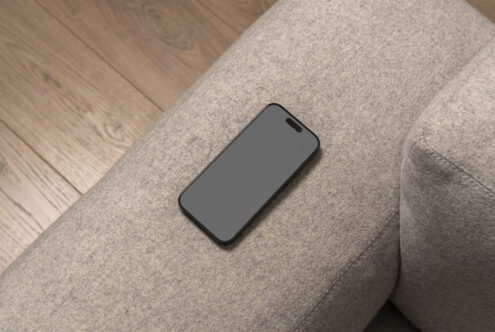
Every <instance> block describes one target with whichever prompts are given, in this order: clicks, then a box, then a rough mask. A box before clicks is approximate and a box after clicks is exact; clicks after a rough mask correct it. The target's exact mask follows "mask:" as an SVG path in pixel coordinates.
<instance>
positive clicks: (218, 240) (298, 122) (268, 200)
mask: <svg viewBox="0 0 495 332" xmlns="http://www.w3.org/2000/svg"><path fill="white" fill-rule="evenodd" d="M270 106H278V107H280V108H281V109H282V110H284V111H285V112H287V114H288V115H290V116H291V117H292V118H293V119H294V120H295V121H296V123H297V124H298V125H300V126H302V127H303V128H304V129H306V130H307V131H308V132H309V133H310V134H311V135H313V136H314V137H315V138H316V148H315V149H314V150H313V151H312V152H311V154H310V155H309V156H308V157H307V158H306V160H304V161H303V162H302V163H301V165H299V167H298V168H297V169H296V170H295V171H294V172H293V173H292V174H291V175H290V176H289V177H288V178H287V180H285V181H284V183H282V184H281V185H280V187H278V188H277V190H275V191H274V193H273V194H272V195H271V196H270V198H268V199H267V200H266V202H264V203H263V205H261V207H260V208H259V209H258V210H256V212H255V213H254V214H253V216H251V218H249V219H248V221H247V222H246V223H245V224H244V225H243V226H242V227H241V228H240V229H239V231H237V233H235V234H234V235H233V236H232V238H230V239H229V240H222V239H219V238H218V237H216V236H215V234H213V233H212V232H210V230H208V228H206V226H205V225H203V224H202V223H201V222H200V221H199V220H198V219H196V218H195V217H194V216H193V215H192V214H191V213H189V211H187V209H186V208H185V207H184V206H183V205H182V202H181V197H182V195H183V194H184V192H186V191H187V189H189V187H190V186H192V185H193V184H194V182H196V180H197V179H198V178H200V177H201V175H203V173H204V172H205V171H206V170H207V169H208V168H209V167H210V166H211V165H212V164H213V163H214V162H215V161H216V160H217V158H218V157H220V156H221V155H222V154H223V153H224V151H225V150H227V149H228V147H229V146H230V145H231V144H232V143H234V142H235V140H236V139H237V138H238V137H239V136H241V135H242V133H243V132H244V131H245V130H246V129H247V128H249V126H250V125H251V123H253V122H254V121H255V120H256V119H257V118H258V117H259V116H260V115H261V114H262V113H263V112H264V111H265V110H266V109H267V108H268V107H270ZM294 130H295V129H294ZM319 150H320V139H319V137H318V136H317V135H316V134H315V133H314V132H313V131H312V130H311V129H309V128H308V127H306V125H304V123H302V122H301V121H299V119H298V118H296V117H295V116H294V115H293V114H292V113H290V112H289V111H288V110H287V109H286V108H285V107H283V106H282V105H280V104H278V103H270V104H268V105H266V106H265V107H263V109H262V110H261V111H259V112H258V114H257V115H256V116H255V117H254V118H252V119H251V121H249V123H248V124H247V125H246V126H245V127H244V128H243V129H242V130H241V131H240V132H239V133H238V134H237V135H236V136H235V137H234V138H233V139H232V140H231V141H230V142H229V143H228V144H227V145H226V146H225V147H224V148H223V149H222V151H220V152H219V153H218V154H217V156H216V157H215V158H213V159H212V160H211V161H210V162H209V163H208V165H206V167H204V168H203V170H202V171H201V172H200V173H199V174H198V175H197V176H196V177H195V178H194V179H193V180H192V181H191V183H189V184H188V185H187V186H186V188H185V189H184V190H182V192H181V193H180V195H179V198H178V203H179V207H180V209H181V211H182V213H183V214H184V215H185V216H187V217H188V218H189V219H190V220H191V221H193V222H194V224H196V226H198V227H199V228H200V229H201V230H202V231H204V232H205V233H206V234H207V235H209V237H210V238H211V239H213V240H214V241H215V242H216V243H218V244H221V245H228V244H231V243H232V242H234V241H235V240H236V239H237V238H238V237H239V236H240V235H241V233H242V232H243V231H244V230H245V229H246V228H247V227H248V226H249V225H250V224H251V223H252V222H253V220H254V219H256V217H257V216H258V215H259V214H260V213H261V212H262V211H263V209H264V208H265V207H266V206H267V205H269V204H270V203H271V202H272V201H273V200H274V198H275V197H276V196H277V195H278V194H279V193H280V192H281V191H282V189H284V187H285V186H286V185H287V183H289V182H290V181H291V180H292V179H293V178H294V177H295V176H296V175H297V174H298V173H299V172H300V170H301V169H302V168H304V166H306V165H307V164H308V163H309V161H310V160H312V159H313V157H314V156H315V155H316V153H317V152H318V151H319Z"/></svg>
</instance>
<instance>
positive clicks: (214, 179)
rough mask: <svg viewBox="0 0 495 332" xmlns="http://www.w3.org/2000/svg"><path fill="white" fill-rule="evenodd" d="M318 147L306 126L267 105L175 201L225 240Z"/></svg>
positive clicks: (236, 231) (278, 108)
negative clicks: (299, 130)
mask: <svg viewBox="0 0 495 332" xmlns="http://www.w3.org/2000/svg"><path fill="white" fill-rule="evenodd" d="M287 118H290V119H292V120H293V121H295V122H296V123H297V124H298V125H299V126H300V127H301V128H302V131H301V132H298V131H296V130H295V129H294V128H293V127H292V126H290V125H289V124H288V123H287ZM317 147H318V140H317V138H316V137H315V136H314V135H313V134H312V133H311V132H310V131H308V130H307V129H306V128H304V127H303V126H301V124H300V123H299V122H298V121H297V120H296V119H295V118H293V117H292V116H291V115H290V114H289V113H288V112H286V111H285V110H284V109H283V108H282V107H280V106H278V105H274V104H272V105H269V106H267V107H266V108H265V109H264V110H263V111H262V112H261V113H260V114H259V115H258V116H257V117H256V118H255V119H254V120H253V121H252V122H251V124H250V125H249V126H248V127H247V128H246V129H245V130H244V131H243V132H242V133H241V134H240V135H239V136H238V137H237V138H236V139H235V140H234V141H233V142H232V143H231V144H230V145H229V146H228V147H227V148H226V149H225V150H224V151H223V152H222V153H221V154H220V155H219V156H218V157H217V158H216V159H215V160H214V161H213V162H212V163H211V164H210V165H209V166H208V168H206V169H205V170H204V171H203V173H202V174H201V175H200V176H199V177H198V178H196V180H194V182H193V183H192V184H191V185H190V186H189V187H188V188H187V189H186V190H185V191H184V192H183V193H182V195H181V197H180V204H181V206H182V208H183V209H184V210H186V211H187V213H188V214H190V215H191V216H192V217H193V219H196V222H198V223H200V224H201V225H202V226H203V227H205V228H207V229H208V231H209V232H210V233H212V234H213V235H214V237H216V238H217V239H218V240H220V241H222V242H228V241H230V240H231V239H232V238H233V237H234V236H235V235H236V234H237V233H238V232H239V231H240V230H241V229H242V228H243V227H244V226H245V225H246V223H248V222H249V221H250V220H251V219H252V218H253V216H254V215H255V214H256V213H257V212H258V211H259V210H260V208H261V207H262V206H263V205H264V204H265V203H266V202H267V201H268V200H269V199H270V198H271V197H272V196H273V195H274V194H275V193H276V192H277V190H278V189H279V188H280V187H281V186H282V185H283V184H284V183H285V182H286V181H287V180H288V179H289V178H290V176H291V175H292V174H293V173H294V172H295V171H296V170H297V169H298V168H299V167H300V166H301V165H302V164H303V163H304V161H306V160H307V159H308V158H309V157H310V156H311V154H312V153H313V152H314V151H315V150H316V149H317Z"/></svg>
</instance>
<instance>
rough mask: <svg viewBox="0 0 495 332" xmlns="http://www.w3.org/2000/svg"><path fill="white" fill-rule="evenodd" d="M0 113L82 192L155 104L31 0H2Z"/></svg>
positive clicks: (142, 126) (147, 120) (144, 124)
mask: <svg viewBox="0 0 495 332" xmlns="http://www.w3.org/2000/svg"><path fill="white" fill-rule="evenodd" d="M0 100H1V101H2V102H1V103H0V119H1V120H3V121H4V122H5V123H6V124H7V125H8V126H9V127H10V128H11V129H12V130H13V131H14V132H15V133H16V134H17V135H19V136H20V137H22V139H23V140H24V141H25V142H27V144H29V146H30V147H32V148H33V149H34V150H35V151H36V152H37V153H38V154H39V155H40V156H42V157H43V158H44V159H45V160H46V161H47V162H48V163H49V164H50V165H51V166H52V167H54V168H55V169H56V170H57V171H58V172H60V173H61V174H62V175H63V176H64V177H65V178H66V179H67V180H68V181H69V182H70V183H71V184H73V185H74V186H75V187H76V188H77V189H78V190H79V191H80V192H83V193H84V192H86V191H87V190H88V189H89V188H90V187H91V186H92V185H94V184H95V183H96V182H97V181H98V180H99V179H100V178H101V176H102V175H104V174H105V173H106V171H107V170H108V169H109V168H110V167H111V166H112V165H113V163H114V162H115V161H116V160H117V159H118V158H119V157H120V156H121V155H122V153H123V152H124V151H126V150H127V148H128V147H129V146H130V145H131V144H132V143H133V142H134V140H135V139H136V138H137V137H138V136H140V134H141V133H142V132H143V131H144V130H146V129H147V128H148V127H149V126H150V125H151V124H152V123H153V122H154V120H156V119H157V117H158V116H159V114H161V110H160V109H159V108H158V107H157V106H156V105H154V104H153V103H152V102H151V101H150V100H149V99H148V98H147V97H145V96H143V95H142V94H141V93H139V92H138V91H137V90H136V89H135V88H134V87H133V86H132V85H131V84H129V82H128V81H127V80H126V79H124V78H123V77H122V76H121V75H120V74H118V73H116V72H115V71H114V70H113V69H112V68H111V67H110V66H108V65H107V64H106V63H105V62H104V61H102V60H101V59H100V58H99V57H98V56H97V55H96V54H95V53H94V52H92V51H91V50H90V49H88V47H87V46H86V45H84V44H83V43H82V42H81V41H80V40H79V39H78V38H76V37H75V36H73V35H72V34H71V33H70V32H69V31H68V30H67V29H66V28H65V27H63V26H62V25H61V24H60V23H59V22H57V21H56V19H55V18H53V17H52V16H51V15H50V14H48V13H47V12H46V11H45V10H44V9H43V8H42V7H40V6H39V5H38V4H36V3H35V2H33V1H8V0H3V1H0Z"/></svg>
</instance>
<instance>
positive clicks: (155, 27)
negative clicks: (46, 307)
mask: <svg viewBox="0 0 495 332" xmlns="http://www.w3.org/2000/svg"><path fill="white" fill-rule="evenodd" d="M275 1H276V0H135V1H124V0H0V272H1V271H2V270H3V269H5V267H6V266H7V265H8V264H10V263H11V262H12V261H13V260H14V259H15V258H16V257H17V256H18V255H19V254H20V253H21V252H22V251H23V250H24V249H25V248H26V247H27V246H28V245H29V244H31V243H32V242H33V241H34V240H35V239H36V237H37V236H38V235H39V234H40V233H41V232H43V230H45V229H46V228H47V227H48V226H50V224H52V223H53V221H55V219H57V218H58V217H59V216H60V214H62V213H63V212H64V211H65V210H66V209H67V208H68V207H69V206H70V205H71V204H72V203H74V202H75V201H76V200H77V199H78V198H79V197H80V196H81V195H82V194H84V193H85V192H86V191H88V189H89V188H91V186H93V185H94V184H95V183H96V182H97V181H98V180H99V179H100V178H101V177H102V176H103V175H104V174H105V173H106V172H107V170H108V169H109V168H110V167H111V166H112V165H113V163H114V162H115V161H116V160H117V159H118V158H119V157H120V156H121V155H122V154H123V153H124V152H125V151H126V150H127V149H128V148H129V146H130V145H131V144H132V143H133V142H134V140H135V139H136V138H137V137H139V136H140V134H141V133H142V132H143V131H144V130H145V129H146V128H148V127H149V126H150V125H151V124H152V123H153V122H154V121H155V120H156V119H157V117H158V116H160V114H161V113H162V112H163V111H166V109H167V108H168V107H169V106H170V105H171V104H172V103H173V102H174V101H175V100H176V99H177V98H178V97H179V96H180V95H181V94H182V93H183V92H184V91H185V90H186V89H187V88H188V87H189V86H190V85H191V84H192V83H193V82H194V81H195V80H196V79H197V78H198V77H199V76H200V75H201V74H202V73H203V72H204V71H205V70H206V69H207V68H208V67H209V66H210V65H211V64H212V63H213V62H214V61H215V60H216V59H217V58H218V57H219V56H220V55H221V54H222V53H223V52H224V51H225V50H226V49H227V48H228V47H229V45H231V44H232V42H233V41H234V40H235V39H236V38H237V37H238V36H239V34H241V33H242V32H243V31H244V30H245V29H246V28H247V27H248V26H249V25H250V24H251V23H252V22H253V21H254V20H256V18H258V17H259V16H260V15H261V14H262V13H263V12H264V11H266V10H267V9H268V8H269V7H270V6H271V5H272V4H273V3H274V2H275ZM469 2H471V3H472V4H473V5H475V7H477V8H478V9H480V10H481V11H482V12H484V13H485V14H486V15H487V16H488V17H489V18H491V19H492V20H494V21H495V0H469Z"/></svg>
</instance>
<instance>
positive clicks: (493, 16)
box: [467, 0, 495, 23]
mask: <svg viewBox="0 0 495 332" xmlns="http://www.w3.org/2000/svg"><path fill="white" fill-rule="evenodd" d="M467 1H468V2H469V3H470V4H471V5H473V7H475V8H477V9H478V10H479V11H480V12H481V13H482V14H484V15H485V16H486V17H488V18H489V19H490V20H491V21H492V22H494V23H495V0H467Z"/></svg>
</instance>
